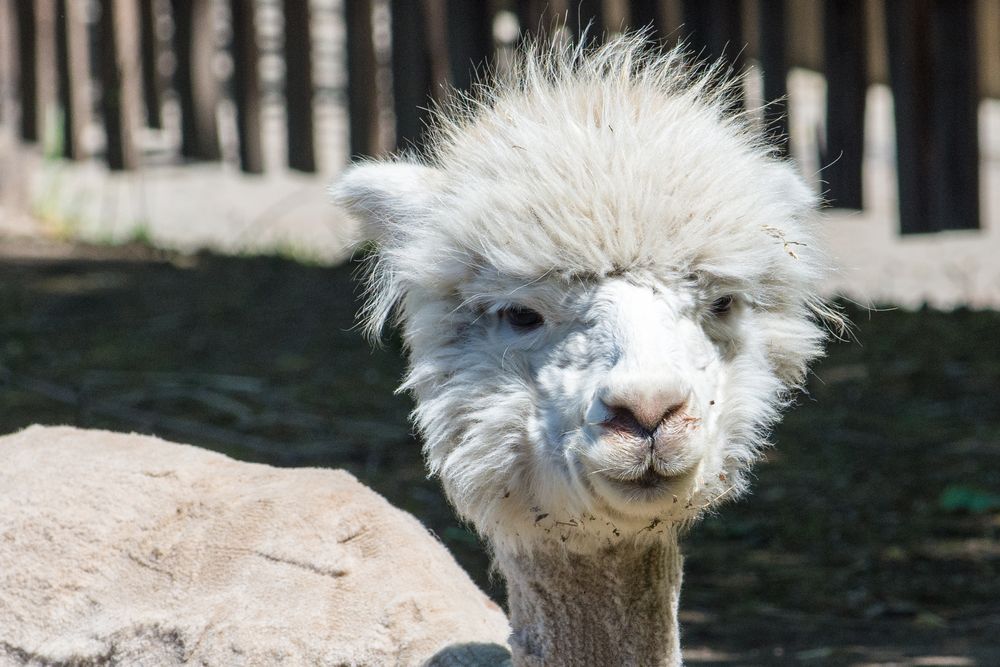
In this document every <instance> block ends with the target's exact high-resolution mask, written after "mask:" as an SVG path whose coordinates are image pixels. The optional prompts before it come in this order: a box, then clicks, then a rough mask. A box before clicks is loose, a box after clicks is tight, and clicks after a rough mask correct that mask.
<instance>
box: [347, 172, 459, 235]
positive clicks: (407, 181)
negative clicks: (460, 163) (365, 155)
mask: <svg viewBox="0 0 1000 667" xmlns="http://www.w3.org/2000/svg"><path fill="white" fill-rule="evenodd" d="M442 178H443V177H442V174H441V172H440V171H438V170H437V169H435V168H433V167H427V166H424V165H421V164H415V163H413V162H363V163H361V164H357V165H353V166H351V167H348V169H347V171H345V172H344V175H343V176H341V177H340V179H338V180H337V182H336V183H334V185H333V187H332V188H331V190H330V193H331V194H332V195H333V200H334V201H335V202H336V203H337V204H339V205H340V206H343V207H344V208H345V209H347V210H348V211H349V212H350V213H351V214H352V215H354V216H356V217H357V218H358V219H359V220H361V221H362V222H363V223H364V224H365V226H366V228H367V229H366V230H365V231H366V236H367V237H368V238H374V239H376V240H379V239H384V238H385V237H386V236H391V235H393V232H394V228H397V226H399V225H401V224H403V223H406V224H413V223H415V222H416V221H418V220H420V219H421V218H423V217H425V216H426V215H427V212H428V211H429V210H430V208H431V206H432V204H433V202H434V199H435V196H436V194H437V191H438V189H439V187H440V185H441V182H442Z"/></svg>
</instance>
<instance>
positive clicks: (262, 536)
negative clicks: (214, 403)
mask: <svg viewBox="0 0 1000 667" xmlns="http://www.w3.org/2000/svg"><path fill="white" fill-rule="evenodd" d="M508 631H509V630H508V626H507V621H506V619H505V617H504V615H503V613H502V611H501V610H500V609H499V608H498V607H497V606H496V605H495V604H493V603H492V602H491V601H490V600H489V599H488V598H487V597H486V596H485V595H484V594H483V593H482V592H481V591H480V590H479V589H478V588H476V586H475V585H474V584H473V583H472V582H471V581H470V580H469V578H468V576H467V575H466V574H465V573H464V572H463V571H462V570H461V569H460V568H459V567H458V565H457V564H456V563H455V562H454V560H453V559H452V558H451V556H450V555H449V554H448V552H447V551H446V550H445V548H444V547H443V546H442V545H441V544H440V543H439V542H438V541H437V540H435V539H434V538H433V537H432V536H431V535H430V534H428V532H427V531H426V530H425V529H424V528H423V527H422V526H421V525H420V523H418V522H417V521H416V519H414V518H413V517H412V516H410V515H409V514H406V513H405V512H402V511H400V510H397V509H395V508H393V507H392V506H390V505H389V504H388V503H387V502H386V501H385V500H384V499H383V498H382V497H381V496H379V495H377V494H376V493H374V492H372V491H371V490H369V489H367V488H366V487H364V486H362V485H361V484H360V483H359V482H358V481H357V480H355V479H354V478H353V477H352V476H351V475H349V474H348V473H346V472H343V471H339V470H320V469H297V470H292V469H277V468H272V467H269V466H264V465H256V464H250V463H240V462H237V461H234V460H232V459H229V458H227V457H225V456H222V455H220V454H216V453H213V452H208V451H205V450H202V449H198V448H195V447H189V446H186V445H177V444H172V443H167V442H164V441H162V440H158V439H156V438H151V437H146V436H139V435H123V434H116V433H108V432H103V431H83V430H77V429H73V428H63V427H60V428H42V427H37V426H36V427H31V428H29V429H27V430H25V431H21V432H20V433H17V434H14V435H10V436H7V437H4V438H0V665H9V664H13V665H21V664H32V665H35V664H45V665H49V664H73V665H78V664H84V665H90V664H100V665H104V664H108V663H110V664H128V665H147V664H148V665H157V666H159V665H172V664H182V663H193V664H208V665H227V666H228V665H267V664H277V663H285V664H296V665H297V664H322V665H339V664H349V665H413V664H421V663H423V662H425V661H427V660H428V659H430V658H431V656H434V655H435V654H436V655H437V658H436V660H438V661H439V662H446V663H447V662H452V663H455V662H456V661H457V662H466V661H468V660H470V659H473V658H469V657H468V656H470V655H473V656H474V655H475V654H477V651H478V652H479V653H481V652H482V651H486V653H487V654H489V653H490V652H491V651H499V650H500V649H499V648H498V645H503V644H505V643H506V641H505V640H506V636H507V633H508ZM500 654H502V651H500V653H496V652H494V653H492V655H494V656H496V655H500ZM448 656H457V658H455V659H454V660H452V659H451V658H449V657H448ZM463 656H465V657H463Z"/></svg>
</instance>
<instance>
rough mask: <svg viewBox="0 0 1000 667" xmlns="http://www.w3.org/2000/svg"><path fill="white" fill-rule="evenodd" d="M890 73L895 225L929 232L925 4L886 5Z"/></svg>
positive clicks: (900, 1) (913, 0)
mask: <svg viewBox="0 0 1000 667" xmlns="http://www.w3.org/2000/svg"><path fill="white" fill-rule="evenodd" d="M885 9H886V21H885V24H886V32H887V35H886V37H887V41H888V46H889V73H890V78H891V79H892V96H893V100H894V104H893V107H894V109H895V115H896V165H897V180H898V183H899V222H900V228H901V231H902V232H903V233H904V234H913V233H919V232H929V231H932V224H931V209H930V196H929V195H930V193H929V192H928V191H927V189H926V184H927V183H928V176H929V172H930V159H931V151H930V141H929V138H930V104H931V102H930V90H929V88H930V86H929V85H927V81H926V78H925V77H926V76H927V74H928V73H929V72H930V67H931V58H930V52H929V49H928V48H927V46H928V44H929V42H930V40H929V34H930V11H929V10H930V6H929V0H886V5H885Z"/></svg>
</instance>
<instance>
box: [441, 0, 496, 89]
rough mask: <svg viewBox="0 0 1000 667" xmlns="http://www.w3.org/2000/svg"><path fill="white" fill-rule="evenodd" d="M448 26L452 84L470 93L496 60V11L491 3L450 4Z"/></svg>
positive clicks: (460, 1) (464, 1) (451, 0)
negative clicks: (477, 74) (478, 75)
mask: <svg viewBox="0 0 1000 667" xmlns="http://www.w3.org/2000/svg"><path fill="white" fill-rule="evenodd" d="M447 23H448V60H449V62H450V64H451V82H452V85H454V86H455V87H456V88H459V89H460V90H469V89H470V88H471V87H472V82H473V81H474V80H475V76H476V72H477V71H482V69H483V67H484V65H487V64H488V63H489V62H490V60H492V58H493V10H492V8H491V7H490V3H488V2H468V1H467V0H447Z"/></svg>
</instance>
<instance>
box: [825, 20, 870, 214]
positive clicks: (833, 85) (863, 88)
mask: <svg viewBox="0 0 1000 667" xmlns="http://www.w3.org/2000/svg"><path fill="white" fill-rule="evenodd" d="M823 27H824V30H823V35H824V44H823V53H824V67H825V69H826V81H827V86H826V149H825V151H823V154H822V156H821V158H820V160H821V163H822V165H823V171H822V174H823V180H824V181H825V182H826V190H827V194H826V198H827V202H828V203H829V204H830V205H831V206H836V207H839V208H853V209H859V210H860V209H861V207H862V180H861V166H862V161H863V158H864V143H865V132H864V129H865V94H866V93H867V90H868V78H867V76H868V72H867V68H866V67H865V54H866V49H865V20H864V1H863V0H826V2H825V3H824V12H823Z"/></svg>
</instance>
